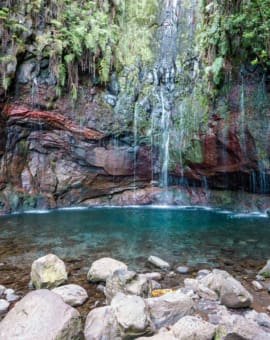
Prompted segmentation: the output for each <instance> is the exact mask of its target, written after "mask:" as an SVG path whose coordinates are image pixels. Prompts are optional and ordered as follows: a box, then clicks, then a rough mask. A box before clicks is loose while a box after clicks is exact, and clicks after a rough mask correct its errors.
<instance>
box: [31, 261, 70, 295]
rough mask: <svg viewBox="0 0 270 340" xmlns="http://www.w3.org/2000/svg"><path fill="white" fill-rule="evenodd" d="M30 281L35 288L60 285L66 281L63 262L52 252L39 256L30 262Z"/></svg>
mask: <svg viewBox="0 0 270 340" xmlns="http://www.w3.org/2000/svg"><path fill="white" fill-rule="evenodd" d="M31 281H32V284H33V286H34V287H35V288H36V289H40V288H55V287H58V286H60V285H62V284H63V283H65V282H66V281H67V271H66V267H65V264H64V262H63V261H62V260H60V259H59V258H58V257H57V256H56V255H53V254H48V255H46V256H43V257H40V258H39V259H37V260H36V261H34V262H33V264H32V270H31Z"/></svg>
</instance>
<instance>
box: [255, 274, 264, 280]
mask: <svg viewBox="0 0 270 340" xmlns="http://www.w3.org/2000/svg"><path fill="white" fill-rule="evenodd" d="M256 280H257V281H265V278H264V277H263V276H262V275H256Z"/></svg>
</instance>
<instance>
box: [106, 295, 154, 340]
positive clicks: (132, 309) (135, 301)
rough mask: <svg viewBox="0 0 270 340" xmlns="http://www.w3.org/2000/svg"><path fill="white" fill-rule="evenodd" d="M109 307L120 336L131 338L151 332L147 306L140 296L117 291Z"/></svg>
mask: <svg viewBox="0 0 270 340" xmlns="http://www.w3.org/2000/svg"><path fill="white" fill-rule="evenodd" d="M111 307H112V309H113V311H114V314H115V316H116V320H117V323H118V325H119V328H120V334H121V337H122V338H124V339H130V338H131V339H133V338H136V337H139V336H141V335H148V334H149V335H151V334H152V333H153V331H154V329H153V325H152V322H151V320H150V316H149V313H148V310H147V306H146V304H145V302H144V300H143V299H142V298H141V297H140V296H136V295H125V294H123V293H118V294H117V295H116V296H115V297H114V298H113V300H112V303H111Z"/></svg>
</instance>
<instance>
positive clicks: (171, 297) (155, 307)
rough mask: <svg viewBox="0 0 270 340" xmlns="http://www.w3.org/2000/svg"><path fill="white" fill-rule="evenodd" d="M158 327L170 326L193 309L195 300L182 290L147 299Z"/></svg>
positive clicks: (153, 319) (152, 317)
mask: <svg viewBox="0 0 270 340" xmlns="http://www.w3.org/2000/svg"><path fill="white" fill-rule="evenodd" d="M145 302H146V305H147V307H148V309H149V311H150V315H151V319H152V321H153V323H154V324H155V327H156V328H158V329H159V328H161V327H163V326H168V325H171V324H173V323H175V322H176V321H178V320H179V319H180V318H182V317H183V316H185V315H189V314H191V313H192V311H193V305H194V303H193V301H192V299H191V298H190V297H188V296H187V295H185V294H183V293H182V292H180V291H176V292H171V293H167V294H165V295H162V296H160V297H157V298H149V299H146V300H145Z"/></svg>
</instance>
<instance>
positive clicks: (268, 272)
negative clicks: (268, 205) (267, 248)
mask: <svg viewBox="0 0 270 340" xmlns="http://www.w3.org/2000/svg"><path fill="white" fill-rule="evenodd" d="M269 214H270V213H269ZM259 275H261V276H263V277H270V260H268V261H267V263H266V265H265V266H264V267H263V269H261V270H260V271H259Z"/></svg>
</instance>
